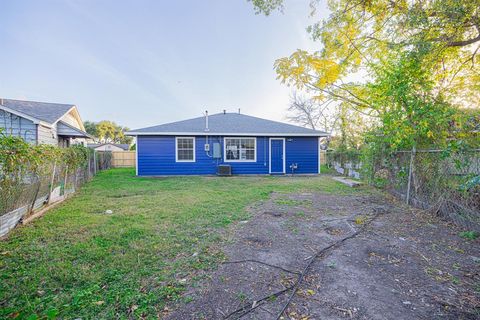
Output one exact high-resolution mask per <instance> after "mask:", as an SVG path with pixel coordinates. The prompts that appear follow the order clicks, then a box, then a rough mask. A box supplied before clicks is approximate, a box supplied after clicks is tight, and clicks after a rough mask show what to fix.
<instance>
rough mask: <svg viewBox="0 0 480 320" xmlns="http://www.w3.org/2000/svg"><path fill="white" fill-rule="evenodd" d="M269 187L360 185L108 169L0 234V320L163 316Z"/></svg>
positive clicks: (332, 189)
mask: <svg viewBox="0 0 480 320" xmlns="http://www.w3.org/2000/svg"><path fill="white" fill-rule="evenodd" d="M272 191H277V192H294V191H324V192H334V193H351V192H358V191H354V190H352V189H350V188H348V187H345V186H343V185H341V184H339V183H337V182H335V181H333V180H331V179H330V178H328V177H295V178H291V177H232V178H217V177H175V178H159V179H155V178H136V177H135V176H134V170H131V169H114V170H109V171H104V172H101V173H99V174H98V175H97V177H95V179H94V180H93V181H92V182H90V183H88V184H87V185H85V186H84V187H83V188H82V189H81V190H80V192H79V193H78V194H77V195H76V196H74V197H73V198H72V199H69V200H67V201H66V202H65V203H64V204H62V205H60V206H59V207H57V208H55V209H53V210H51V211H50V212H48V213H47V214H46V215H45V216H44V217H42V218H40V219H38V220H36V221H34V222H33V223H31V224H29V225H27V226H24V227H20V228H18V229H16V230H14V231H13V232H12V233H11V234H10V236H9V237H8V239H7V240H4V241H0V280H1V284H0V318H7V317H11V318H15V317H17V318H18V319H23V318H29V319H36V318H55V317H59V318H80V317H81V318H83V319H91V318H128V317H134V318H140V317H147V318H154V317H157V316H158V315H159V314H161V312H162V310H163V308H164V306H165V303H167V302H169V301H172V300H176V299H182V298H181V293H182V291H183V290H184V288H185V287H186V286H187V285H192V284H195V282H196V281H197V280H198V275H199V274H201V272H199V271H200V270H206V269H210V268H214V267H215V265H216V263H217V262H218V261H220V260H221V259H222V258H223V257H222V253H221V252H220V251H219V249H218V244H219V243H220V241H221V240H222V234H225V233H224V232H222V231H224V230H226V227H227V226H229V225H230V224H231V223H233V222H235V221H238V220H243V219H246V218H248V214H247V212H246V210H245V208H246V207H247V206H248V205H249V204H252V203H255V202H256V201H259V200H261V199H266V198H268V196H269V194H270V193H271V192H272ZM360 192H361V191H360ZM105 210H112V211H113V213H112V214H105ZM185 279H186V281H185Z"/></svg>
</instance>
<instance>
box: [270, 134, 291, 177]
mask: <svg viewBox="0 0 480 320" xmlns="http://www.w3.org/2000/svg"><path fill="white" fill-rule="evenodd" d="M272 140H283V172H272ZM286 143H287V140H286V139H285V138H270V139H268V173H283V174H285V173H286V161H287V154H286V153H285V150H286Z"/></svg>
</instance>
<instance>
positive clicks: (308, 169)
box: [285, 137, 318, 174]
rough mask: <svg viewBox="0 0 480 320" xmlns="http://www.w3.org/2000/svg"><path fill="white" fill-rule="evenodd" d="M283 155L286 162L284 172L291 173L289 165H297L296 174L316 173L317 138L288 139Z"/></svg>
mask: <svg viewBox="0 0 480 320" xmlns="http://www.w3.org/2000/svg"><path fill="white" fill-rule="evenodd" d="M286 141H287V142H286V145H285V153H286V154H287V159H286V160H287V162H286V164H285V166H286V168H285V170H286V171H287V173H291V169H290V165H291V164H292V163H296V164H297V165H298V167H297V169H296V170H295V172H296V173H300V174H307V173H318V138H317V137H300V138H298V137H290V138H288V137H287V139H286Z"/></svg>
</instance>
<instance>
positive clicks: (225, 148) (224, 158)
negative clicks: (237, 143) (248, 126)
mask: <svg viewBox="0 0 480 320" xmlns="http://www.w3.org/2000/svg"><path fill="white" fill-rule="evenodd" d="M228 139H253V148H254V152H253V155H254V159H253V160H241V159H238V160H227V140H228ZM223 162H257V137H224V138H223Z"/></svg>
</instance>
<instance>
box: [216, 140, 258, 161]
mask: <svg viewBox="0 0 480 320" xmlns="http://www.w3.org/2000/svg"><path fill="white" fill-rule="evenodd" d="M224 143H225V161H226V162H228V161H256V148H257V141H256V139H255V138H225V141H224Z"/></svg>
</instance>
